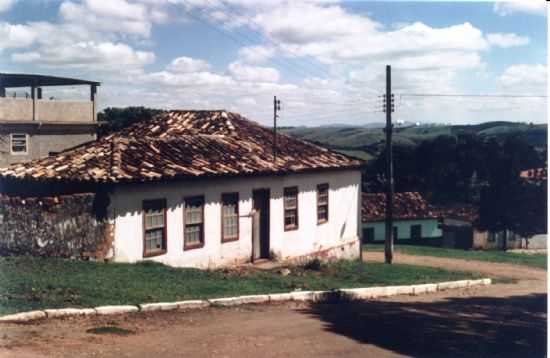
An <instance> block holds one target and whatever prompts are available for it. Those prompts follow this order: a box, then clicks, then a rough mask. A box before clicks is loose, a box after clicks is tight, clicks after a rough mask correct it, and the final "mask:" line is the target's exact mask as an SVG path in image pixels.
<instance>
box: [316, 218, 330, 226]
mask: <svg viewBox="0 0 550 358" xmlns="http://www.w3.org/2000/svg"><path fill="white" fill-rule="evenodd" d="M326 223H328V219H327V220H321V221H317V225H323V224H326Z"/></svg>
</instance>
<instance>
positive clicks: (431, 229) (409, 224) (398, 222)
mask: <svg viewBox="0 0 550 358" xmlns="http://www.w3.org/2000/svg"><path fill="white" fill-rule="evenodd" d="M393 200H394V201H393V204H394V205H393V206H394V210H393V237H394V240H395V241H397V242H416V243H432V244H435V241H437V240H440V239H441V237H442V235H443V233H442V231H441V229H440V227H439V221H438V217H439V214H438V212H436V211H435V210H434V209H433V208H432V207H431V206H430V205H429V204H428V203H427V202H426V200H424V198H423V197H422V195H421V194H420V193H418V192H404V193H395V194H394V197H393ZM385 219H386V195H385V194H384V193H363V203H362V222H363V241H364V242H384V239H385V235H386V226H385V225H386V223H385Z"/></svg>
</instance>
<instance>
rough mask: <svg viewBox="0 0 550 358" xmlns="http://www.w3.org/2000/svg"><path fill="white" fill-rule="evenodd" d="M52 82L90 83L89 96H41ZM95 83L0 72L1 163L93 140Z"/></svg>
mask: <svg viewBox="0 0 550 358" xmlns="http://www.w3.org/2000/svg"><path fill="white" fill-rule="evenodd" d="M53 86H55V87H57V86H89V87H90V97H89V100H82V101H67V100H60V99H57V98H53V97H47V96H44V92H46V91H47V90H48V88H50V87H53ZM98 86H99V82H92V81H85V80H80V79H73V78H64V77H54V76H41V75H31V74H8V73H0V167H2V166H6V165H8V164H10V163H15V162H22V161H29V160H32V159H37V158H42V157H45V156H48V155H49V154H50V153H51V152H59V151H62V150H64V149H67V148H70V147H74V146H77V145H80V144H82V143H85V142H89V141H91V140H95V139H96V126H97V121H96V93H97V87H98ZM10 90H21V91H23V92H19V93H18V92H10Z"/></svg>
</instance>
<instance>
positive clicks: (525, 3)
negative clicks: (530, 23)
mask: <svg viewBox="0 0 550 358" xmlns="http://www.w3.org/2000/svg"><path fill="white" fill-rule="evenodd" d="M493 9H494V11H495V12H496V13H497V14H499V15H500V16H506V15H510V14H514V13H518V12H519V13H526V14H531V15H546V1H545V0H508V1H497V2H495V5H494V7H493Z"/></svg>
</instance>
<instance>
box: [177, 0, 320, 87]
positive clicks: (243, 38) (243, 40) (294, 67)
mask: <svg viewBox="0 0 550 358" xmlns="http://www.w3.org/2000/svg"><path fill="white" fill-rule="evenodd" d="M184 2H185V3H187V1H185V0H184ZM187 5H188V6H190V4H189V3H187ZM190 8H192V6H190ZM199 12H201V13H202V14H205V15H206V16H207V17H208V18H209V19H211V20H215V19H214V18H213V17H212V16H210V15H209V14H208V13H206V12H205V9H199ZM187 13H188V14H189V15H190V16H191V17H193V18H194V19H196V20H197V21H200V22H201V23H203V24H204V25H206V26H208V27H209V28H211V29H213V30H215V31H217V32H219V33H220V34H222V35H225V36H227V37H229V38H231V39H232V40H233V41H235V42H238V43H239V44H241V45H243V46H248V45H257V44H258V43H257V42H256V41H255V40H254V39H251V38H250V37H248V36H247V35H244V34H243V33H240V32H235V33H234V34H233V33H230V32H229V31H226V30H225V29H223V28H219V27H216V26H214V25H212V24H211V23H210V22H208V21H206V20H204V19H203V18H202V17H200V16H198V15H196V14H194V13H193V12H192V11H191V10H189V11H188V12H187ZM239 35H240V36H239ZM268 61H269V62H271V63H273V64H275V63H277V64H278V65H279V66H281V67H283V68H285V69H287V70H290V71H292V72H294V73H296V74H298V75H300V76H306V77H308V76H310V75H311V74H313V75H314V76H317V77H320V76H319V74H318V73H314V72H312V71H311V69H309V68H306V67H304V68H302V67H301V66H298V63H293V62H290V61H284V60H283V59H277V58H269V59H268ZM289 66H291V67H289ZM304 69H305V70H304ZM305 71H310V73H307V72H305Z"/></svg>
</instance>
